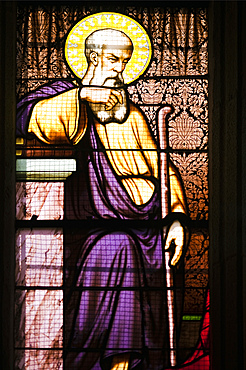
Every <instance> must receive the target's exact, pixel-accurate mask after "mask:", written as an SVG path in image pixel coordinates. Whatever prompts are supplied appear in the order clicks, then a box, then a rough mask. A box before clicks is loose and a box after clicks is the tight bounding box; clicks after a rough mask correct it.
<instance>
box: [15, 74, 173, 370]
mask: <svg viewBox="0 0 246 370" xmlns="http://www.w3.org/2000/svg"><path fill="white" fill-rule="evenodd" d="M74 87H75V86H74V85H73V84H72V83H70V82H65V81H59V82H56V83H54V84H52V85H50V86H48V87H42V88H41V89H39V90H38V91H36V92H33V93H32V94H30V95H29V96H28V97H27V98H25V99H23V100H22V101H21V102H20V103H19V107H18V108H19V110H18V112H19V113H18V118H17V134H18V135H20V136H24V135H26V133H27V127H28V122H29V118H30V115H31V112H32V109H33V107H34V106H35V104H36V103H37V102H38V101H39V100H41V99H45V98H48V97H51V96H55V95H57V94H59V93H62V92H64V91H67V90H69V89H72V88H74ZM87 132H88V133H87V139H88V148H89V149H88V153H87V154H86V156H87V159H86V161H85V162H86V167H85V164H82V166H84V167H83V169H85V168H86V174H85V173H84V171H81V172H80V171H78V173H76V174H74V175H72V176H71V178H70V179H68V180H67V184H66V185H65V186H66V194H65V198H66V203H67V205H66V209H68V210H69V205H68V204H70V212H68V213H67V218H85V217H89V218H90V219H105V218H106V219H121V220H150V221H152V220H158V218H159V212H160V211H159V208H160V207H159V200H158V191H157V185H158V184H157V183H156V191H155V192H154V194H153V196H152V197H151V199H150V200H149V201H148V202H147V203H146V204H144V205H141V206H138V205H136V204H135V203H134V202H133V201H132V200H131V198H130V196H129V195H128V193H127V191H126V190H125V189H124V187H123V185H122V184H121V182H120V180H119V177H118V176H117V175H116V173H115V172H114V170H113V169H112V167H111V165H110V163H109V160H108V158H107V157H106V154H105V152H104V151H100V149H102V150H103V147H102V144H101V142H100V140H99V137H98V135H97V133H96V130H95V127H94V124H93V118H92V115H91V113H89V127H88V128H87ZM82 141H83V139H82ZM90 149H92V150H90ZM93 150H95V151H93ZM84 159H85V158H84ZM82 172H83V173H82ZM80 189H81V190H80ZM80 191H81V194H83V196H82V195H81V194H79V193H80ZM71 204H74V205H75V206H74V207H72V208H71ZM71 209H73V211H71ZM65 248H66V246H65ZM74 267H75V273H74V280H73V284H72V285H71V287H70V288H69V289H68V292H67V293H65V302H66V303H65V312H66V313H65V325H66V322H68V324H67V327H69V330H68V333H67V331H66V330H65V347H67V351H66V352H65V356H64V357H65V364H66V365H65V366H66V368H67V369H85V370H87V369H88V370H89V369H93V370H99V369H101V368H102V369H105V370H106V369H109V368H110V363H111V359H112V356H113V355H119V354H121V353H129V354H130V366H131V368H135V367H136V366H138V365H139V366H141V369H148V370H151V369H153V370H158V369H163V368H165V367H166V366H167V365H168V334H167V320H166V310H167V308H166V292H165V275H164V270H163V254H162V238H161V233H160V231H158V230H157V229H150V228H149V229H147V230H146V229H138V230H136V229H135V230H134V229H131V228H129V229H128V230H127V231H122V230H121V231H120V230H119V231H117V230H113V231H109V230H106V229H103V228H100V229H96V230H88V233H87V235H86V236H85V237H84V239H83V242H82V243H81V246H80V250H79V254H78V257H77V260H76V265H75V266H74ZM65 285H66V282H65ZM151 288H154V289H156V290H151Z"/></svg>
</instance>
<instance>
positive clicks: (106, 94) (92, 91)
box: [80, 87, 123, 110]
mask: <svg viewBox="0 0 246 370" xmlns="http://www.w3.org/2000/svg"><path fill="white" fill-rule="evenodd" d="M80 99H81V100H86V101H88V102H89V103H101V104H105V109H106V110H110V109H112V108H113V107H114V106H115V105H116V104H117V103H120V104H122V103H123V97H122V95H121V92H120V91H118V90H114V89H108V88H102V87H83V88H82V89H81V91H80Z"/></svg>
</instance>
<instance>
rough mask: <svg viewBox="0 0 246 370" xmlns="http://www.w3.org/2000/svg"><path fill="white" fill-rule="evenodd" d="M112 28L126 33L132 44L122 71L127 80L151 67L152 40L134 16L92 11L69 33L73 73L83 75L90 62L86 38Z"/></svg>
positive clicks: (68, 51) (68, 53) (68, 50)
mask: <svg viewBox="0 0 246 370" xmlns="http://www.w3.org/2000/svg"><path fill="white" fill-rule="evenodd" d="M105 28H112V29H114V30H119V31H122V32H124V33H125V34H126V35H127V36H128V37H129V38H130V39H131V40H132V43H133V54H132V57H131V59H130V61H129V62H128V63H127V65H126V68H125V70H124V72H123V77H124V81H125V83H127V84H129V83H130V82H132V81H134V80H136V79H137V78H138V77H139V76H140V75H141V74H142V73H144V71H145V70H146V68H147V67H148V64H149V62H150V59H151V43H150V39H149V36H148V34H147V33H146V31H145V30H144V28H143V27H142V26H141V25H140V24H139V23H138V22H137V21H135V20H134V19H132V18H130V17H127V16H126V15H123V14H118V13H106V12H103V13H97V14H92V15H90V16H88V17H86V18H84V19H82V20H81V21H80V22H78V23H77V24H76V25H75V26H74V27H73V28H72V30H71V31H70V32H69V34H68V37H67V40H66V44H65V56H66V60H67V63H68V65H69V67H70V68H71V70H72V71H73V73H74V74H75V75H76V76H77V77H79V78H81V79H82V78H83V76H84V74H85V72H86V69H87V61H86V58H85V55H84V45H85V39H86V38H87V37H88V36H89V35H90V34H91V33H92V32H94V31H96V30H100V29H105Z"/></svg>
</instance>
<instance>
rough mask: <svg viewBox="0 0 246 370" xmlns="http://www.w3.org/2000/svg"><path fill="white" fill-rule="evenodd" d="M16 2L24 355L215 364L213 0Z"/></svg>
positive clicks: (50, 364)
mask: <svg viewBox="0 0 246 370" xmlns="http://www.w3.org/2000/svg"><path fill="white" fill-rule="evenodd" d="M17 18H18V22H17V82H16V92H17V96H18V106H17V134H16V137H17V140H16V157H17V161H16V174H17V183H16V219H17V220H16V230H17V231H16V319H15V334H16V343H15V345H16V365H15V366H16V368H18V369H69V370H70V369H82V368H83V369H85V370H87V369H88V370H90V369H94V370H96V369H97V370H99V369H103V370H106V369H113V370H116V369H117V368H122V369H123V368H124V369H127V368H128V369H134V368H141V369H146V370H147V369H148V370H149V369H153V370H158V369H171V368H172V367H175V368H177V369H181V368H182V367H185V368H186V369H193V370H195V369H196V370H207V369H209V342H208V338H209V311H208V309H209V292H208V246H209V235H208V184H207V177H208V176H207V172H208V75H207V74H208V51H207V39H208V32H207V31H208V30H207V11H206V9H205V8H202V7H193V8H179V7H175V8H171V7H165V8H164V7H160V6H159V5H158V6H156V7H155V6H154V3H153V6H152V7H140V6H139V7H138V6H124V5H119V6H116V5H112V6H107V5H105V6H100V5H91V6H90V5H88V4H87V5H83V4H82V3H81V4H76V5H73V4H70V5H65V4H62V5H59V4H57V3H54V4H53V5H51V4H46V5H40V4H34V3H32V4H30V5H27V4H26V3H23V4H22V3H21V2H20V3H19V6H18V17H17ZM119 366H121V367H119Z"/></svg>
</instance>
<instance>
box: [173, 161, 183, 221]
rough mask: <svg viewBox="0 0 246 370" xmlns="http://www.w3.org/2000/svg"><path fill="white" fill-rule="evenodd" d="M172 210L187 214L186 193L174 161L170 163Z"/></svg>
mask: <svg viewBox="0 0 246 370" xmlns="http://www.w3.org/2000/svg"><path fill="white" fill-rule="evenodd" d="M169 179H170V196H171V211H172V212H182V213H185V214H187V209H186V203H185V195H184V190H183V188H182V184H181V180H180V177H179V174H178V172H177V170H176V168H175V167H174V165H173V164H172V163H170V164H169Z"/></svg>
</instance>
